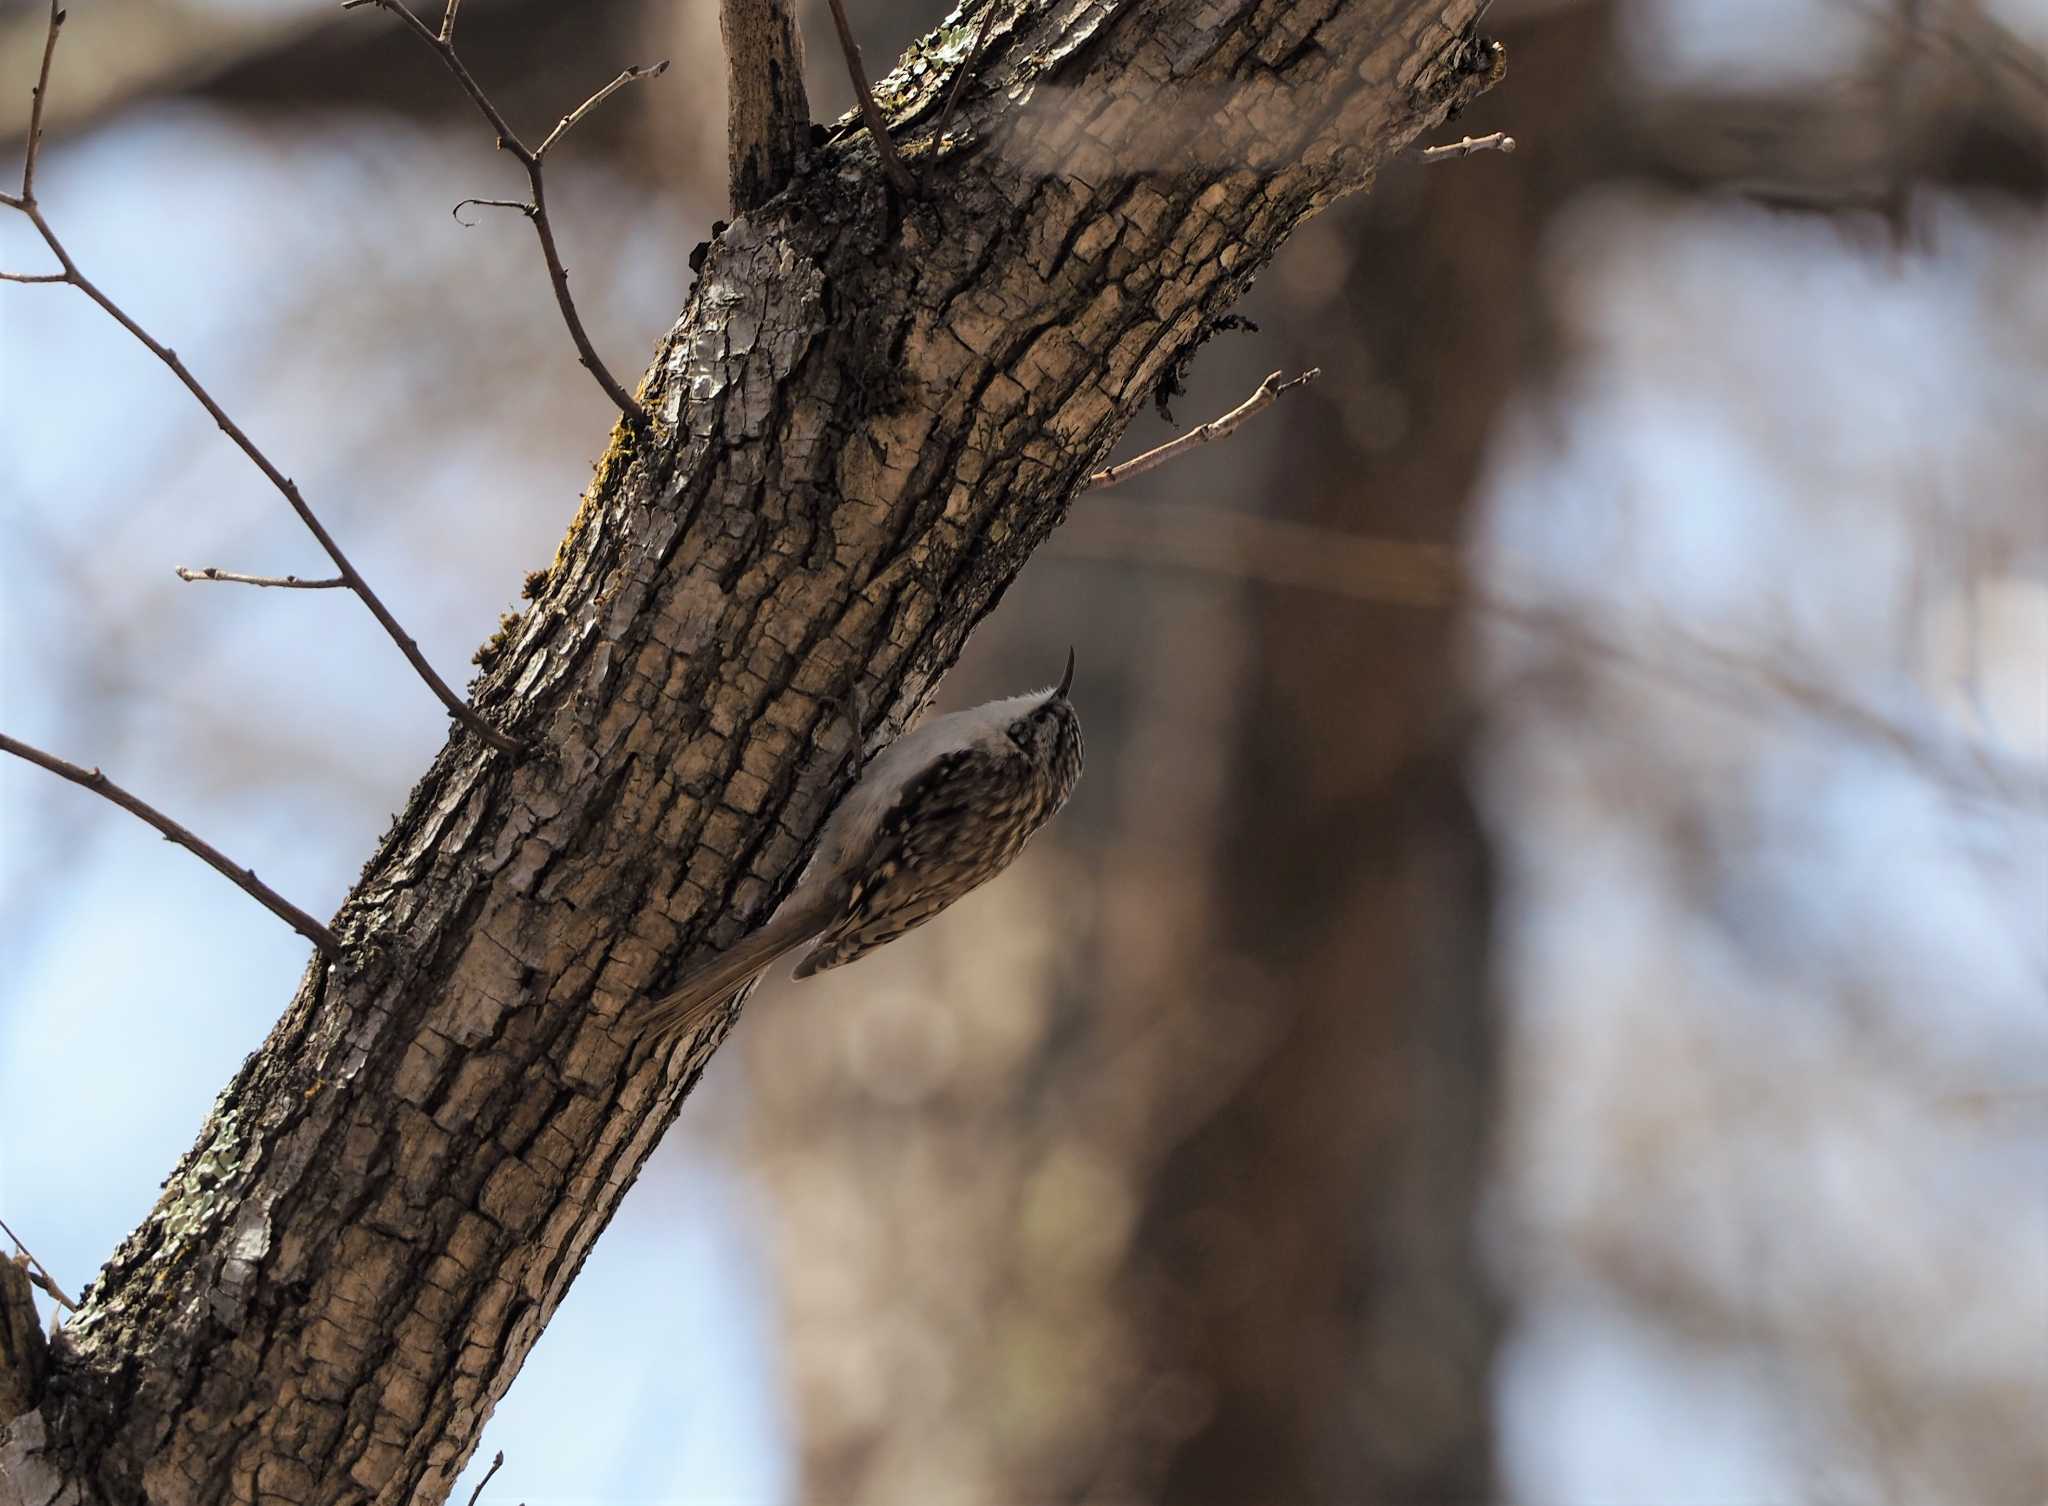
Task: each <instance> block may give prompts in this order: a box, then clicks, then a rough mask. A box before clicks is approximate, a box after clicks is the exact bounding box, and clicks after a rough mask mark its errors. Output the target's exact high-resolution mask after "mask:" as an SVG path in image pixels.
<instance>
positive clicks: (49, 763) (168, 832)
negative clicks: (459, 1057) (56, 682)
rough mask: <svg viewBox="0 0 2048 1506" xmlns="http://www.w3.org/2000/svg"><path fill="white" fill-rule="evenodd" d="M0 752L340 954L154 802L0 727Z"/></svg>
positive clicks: (315, 924) (304, 918)
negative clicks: (171, 845) (183, 854)
mask: <svg viewBox="0 0 2048 1506" xmlns="http://www.w3.org/2000/svg"><path fill="white" fill-rule="evenodd" d="M0 753H12V754H13V755H14V756H15V757H16V758H21V759H26V760H27V761H28V762H30V763H32V764H34V765H35V766H36V767H37V768H39V769H48V770H49V771H50V772H51V773H52V774H55V775H57V776H58V777H60V778H63V779H68V780H70V781H71V782H72V783H73V784H76V785H81V786H83V787H84V788H86V789H88V790H91V791H92V792H93V793H94V794H95V795H98V796H100V797H101V798H102V799H106V800H111V801H113V802H114V804H116V805H118V806H120V807H121V809H122V810H124V811H127V812H128V813H129V814H130V815H131V816H137V817H139V818H141V819H142V820H144V821H146V822H148V823H149V824H150V825H151V826H154V827H155V828H156V829H157V830H158V831H160V832H162V833H163V834H164V837H165V839H166V840H168V841H172V842H176V843H177V844H178V845H179V846H180V847H182V848H184V849H185V850H186V851H187V852H189V853H191V854H192V855H193V856H194V857H197V858H198V859H199V860H200V861H201V862H204V863H206V864H207V865H208V866H210V867H212V868H213V869H215V870H216V871H217V872H219V873H221V874H223V875H225V876H226V877H227V878H228V880H229V881H230V882H232V883H233V884H234V885H235V886H236V887H237V888H239V889H240V890H241V891H242V892H243V893H244V894H247V895H248V896H249V897H250V898H251V899H253V900H255V901H256V903H257V904H259V905H261V906H263V908H264V909H266V910H268V911H269V912H270V913H271V914H272V915H275V916H276V917H277V918H278V919H280V920H282V921H283V922H284V923H285V924H286V925H288V926H290V927H291V928H292V929H293V930H294V931H297V932H298V933H299V934H300V935H301V936H303V937H305V938H306V939H307V940H308V941H310V942H312V943H313V945H314V946H315V947H316V948H318V949H319V951H320V953H321V955H323V956H325V957H328V958H334V957H339V956H340V955H341V941H340V939H339V938H338V937H336V936H335V934H334V933H333V932H332V931H330V930H328V929H327V927H325V926H323V925H321V924H320V922H319V921H317V920H315V919H314V918H313V917H312V916H310V915H308V914H307V913H306V912H305V911H304V910H301V909H300V908H299V907H298V906H297V905H295V904H293V903H292V902H291V901H290V900H288V899H286V898H285V897H284V896H283V895H281V894H279V893H278V892H277V891H276V890H275V889H273V888H271V887H270V886H269V885H268V884H266V883H264V882H263V881H262V880H261V879H259V878H257V877H256V874H255V872H254V871H253V870H251V869H248V868H244V867H242V866H240V865H239V864H237V863H235V862H233V861H231V860H230V859H229V858H228V857H227V855H226V854H225V853H223V852H221V850H220V849H219V848H217V847H215V846H213V845H212V844H211V843H210V842H207V841H206V840H205V839H203V838H201V837H198V836H195V835H194V834H193V833H192V832H190V831H188V830H186V829H185V828H184V827H182V826H180V825H179V824H178V823H177V822H175V821H173V820H172V819H171V818H170V817H169V816H166V815H165V814H164V813H163V812H162V811H160V810H158V809H157V808H156V807H155V806H153V805H150V804H149V803H147V802H146V801H143V800H139V799H137V798H136V797H135V796H133V795H131V794H129V793H128V792H127V791H126V790H124V789H122V788H121V786H119V785H118V784H116V783H114V781H113V780H111V779H109V778H107V776H106V775H104V774H102V773H101V772H100V771H99V770H98V769H86V768H80V767H79V766H78V765H77V764H75V763H67V762H66V761H65V760H63V759H61V758H59V757H57V756H56V755H55V754H54V753H45V752H44V751H43V750H42V749H41V748H36V747H31V746H30V745H29V744H27V743H25V742H21V741H19V740H18V739H16V738H12V737H9V736H8V735H7V734H6V733H4V732H0ZM10 1237H11V1236H10Z"/></svg>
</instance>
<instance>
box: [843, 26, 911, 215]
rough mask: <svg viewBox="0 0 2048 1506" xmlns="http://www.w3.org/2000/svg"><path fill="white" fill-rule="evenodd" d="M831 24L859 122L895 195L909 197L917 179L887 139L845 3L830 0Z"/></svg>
mask: <svg viewBox="0 0 2048 1506" xmlns="http://www.w3.org/2000/svg"><path fill="white" fill-rule="evenodd" d="M832 24H833V26H834V27H836V28H837V29H838V32H839V50H840V51H841V52H843V53H845V54H846V72H847V74H848V76H849V77H851V78H852V79H853V92H854V94H855V95H856V96H857V97H858V98H859V100H860V114H861V119H862V120H864V121H866V122H867V127H868V134H869V135H870V136H872V137H874V138H875V150H876V151H878V152H880V153H881V155H882V172H883V173H884V174H885V175H886V176H887V177H888V179H889V181H890V182H891V183H892V184H894V185H895V188H896V191H897V192H898V193H900V194H902V195H903V196H904V197H905V198H909V197H910V196H911V195H913V194H915V193H916V192H917V180H916V179H914V178H912V177H911V176H910V169H909V168H907V167H905V166H904V165H903V159H902V158H901V157H899V156H897V155H896V143H895V142H893V141H891V140H890V139H889V122H888V121H886V120H884V119H883V118H882V107H881V106H880V105H878V104H876V103H875V95H874V91H873V90H871V89H870V88H868V74H867V69H865V68H863V67H862V66H861V61H860V46H859V44H858V43H856V42H855V41H854V40H853V28H852V27H851V26H849V25H847V24H846V0H832Z"/></svg>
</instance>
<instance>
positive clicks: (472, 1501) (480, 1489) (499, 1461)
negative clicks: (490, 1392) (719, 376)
mask: <svg viewBox="0 0 2048 1506" xmlns="http://www.w3.org/2000/svg"><path fill="white" fill-rule="evenodd" d="M451 8H452V7H451ZM504 1467H505V1451H504V1450H503V1449H499V1450H498V1452H497V1456H496V1457H495V1458H493V1459H492V1460H491V1467H490V1468H489V1469H487V1470H485V1471H484V1477H483V1478H482V1479H481V1480H479V1481H477V1482H476V1489H475V1490H472V1491H471V1492H470V1493H469V1506H476V1503H477V1501H478V1500H479V1499H480V1498H481V1497H482V1496H483V1493H484V1487H485V1486H486V1485H488V1484H490V1483H491V1476H492V1475H495V1474H496V1473H497V1472H498V1471H499V1470H501V1469H503V1468H504Z"/></svg>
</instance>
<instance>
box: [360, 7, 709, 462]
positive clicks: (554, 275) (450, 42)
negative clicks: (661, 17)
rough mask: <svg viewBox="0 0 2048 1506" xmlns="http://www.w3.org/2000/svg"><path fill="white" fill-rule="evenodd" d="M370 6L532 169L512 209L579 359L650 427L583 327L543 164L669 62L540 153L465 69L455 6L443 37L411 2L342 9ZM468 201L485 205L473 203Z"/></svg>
mask: <svg viewBox="0 0 2048 1506" xmlns="http://www.w3.org/2000/svg"><path fill="white" fill-rule="evenodd" d="M364 5H374V6H376V7H377V8H378V9H379V10H387V11H389V12H391V14H392V15H394V16H396V17H398V19H399V20H400V21H401V22H403V23H404V24H405V26H406V28H407V29H408V30H409V31H411V32H412V33H413V35H415V36H417V37H418V38H419V39H420V40H421V41H422V42H425V43H426V44H427V45H428V46H429V47H431V48H433V49H434V55H435V56H436V57H438V58H440V60H441V62H442V65H443V66H444V67H446V68H447V70H448V71H449V72H450V73H451V74H453V75H454V77H455V81H456V83H458V84H460V85H461V86H462V91H463V93H465V94H467V95H468V96H469V98H470V101H471V103H473V104H474V105H475V106H476V107H477V111H478V113H479V114H481V115H482V116H483V118H484V119H485V120H486V121H488V122H489V123H490V127H491V129H492V130H493V131H495V132H496V133H497V136H498V146H499V148H500V149H501V150H503V151H508V152H510V153H511V154H512V155H513V157H515V158H516V159H517V160H518V162H519V165H520V166H521V167H523V168H524V169H526V183H527V189H528V191H529V192H530V193H531V194H532V195H533V197H532V199H531V200H529V201H528V202H527V203H525V204H520V205H514V206H510V207H516V208H517V209H518V210H519V212H520V213H522V214H524V215H525V216H526V218H527V219H528V220H530V221H531V222H532V224H533V231H534V234H535V235H536V236H538V237H539V239H540V254H541V259H542V260H543V261H545V262H546V263H547V268H548V281H549V283H551V284H552V285H553V287H554V290H555V304H556V306H557V307H558V308H560V309H561V311H562V322H563V323H564V324H566V325H567V326H568V327H569V338H570V340H571V341H573V342H574V343H575V346H576V359H577V360H578V361H579V362H581V363H582V365H583V369H584V370H585V371H587V372H589V373H590V375H591V376H592V377H593V378H594V379H595V380H596V382H597V385H598V386H600V387H602V388H603V389H604V395H605V396H606V397H608V398H610V399H611V400H612V403H613V405H614V406H615V407H616V408H617V409H618V410H619V411H620V412H621V413H623V414H624V415H625V416H626V421H627V422H628V423H630V424H631V425H633V427H635V428H636V429H641V430H645V429H647V428H648V427H650V426H651V425H652V423H653V420H652V419H650V418H649V417H648V416H647V410H646V409H645V408H644V407H642V406H641V405H640V400H639V399H638V398H636V397H634V396H633V394H632V393H630V392H628V391H627V390H626V389H625V388H624V387H622V386H620V385H619V381H618V378H616V377H614V376H613V375H612V374H611V370H610V368H608V367H607V366H606V365H605V364H604V361H603V359H602V358H601V357H600V356H599V355H598V353H597V347H596V346H594V345H592V344H591V343H590V335H589V333H588V332H587V331H585V329H584V328H583V316H582V315H580V314H579V313H577V312H576V300H575V299H574V298H572V297H571V296H570V295H569V269H568V268H567V267H565V266H563V265H562V256H561V252H560V251H558V250H557V249H556V247H555V228H554V225H553V223H552V222H551V221H550V220H549V219H548V197H547V186H546V183H545V181H544V179H543V177H542V172H541V159H542V158H543V157H544V156H545V155H546V154H547V150H548V148H549V147H551V146H553V145H554V144H555V143H556V142H557V141H558V140H560V139H561V138H562V136H563V135H564V134H565V133H566V132H567V131H568V130H569V129H570V127H572V126H574V125H575V124H576V122H577V121H579V120H581V119H582V118H583V117H584V116H585V115H586V114H588V113H589V112H590V111H591V110H593V109H595V108H596V107H597V106H598V105H600V104H602V103H603V102H604V101H605V100H607V99H609V98H610V97H611V96H612V95H613V94H615V93H617V92H618V91H619V90H620V89H622V88H624V87H625V86H626V85H627V84H631V83H636V82H638V81H639V80H641V79H643V78H658V77H660V76H661V74H662V73H664V72H666V71H667V69H668V64H667V62H665V61H664V62H660V63H655V64H652V65H650V66H648V67H645V68H628V69H626V70H625V71H624V72H623V73H621V74H620V75H619V76H618V77H617V78H615V79H613V80H612V81H611V82H610V83H608V84H606V85H605V86H604V87H603V88H602V89H600V90H598V91H597V92H596V93H595V94H593V95H591V96H590V98H588V99H586V100H585V101H584V102H583V103H582V104H580V105H578V106H577V107H576V108H575V109H573V110H571V111H570V112H569V113H568V114H567V115H564V116H563V117H562V119H561V121H560V122H559V123H558V124H557V125H556V126H555V128H554V130H552V131H550V132H549V133H548V136H547V139H546V140H545V141H543V142H542V143H541V144H540V149H539V150H538V151H536V150H534V149H533V148H531V147H529V146H527V144H526V143H525V142H524V141H522V140H521V139H520V137H519V133H518V132H516V131H514V130H513V129H512V125H511V122H509V121H508V120H506V119H505V117H504V115H503V114H502V113H501V112H500V111H499V109H498V107H497V106H496V105H495V104H493V103H492V102H491V97H490V96H489V95H488V94H486V93H484V91H483V86H482V85H480V84H478V83H477V81H476V79H475V78H474V77H473V76H472V75H471V73H470V71H469V69H468V68H467V67H466V66H465V65H464V64H463V61H462V57H461V54H459V53H458V52H456V50H455V42H454V35H455V10H456V6H455V5H450V6H449V7H448V9H447V11H446V12H445V13H444V14H443V15H442V17H441V30H440V31H439V32H436V31H435V30H434V29H433V28H432V27H431V26H429V25H427V23H426V22H424V21H422V20H421V19H420V18H419V17H418V16H417V15H415V14H414V13H413V11H412V8H411V7H410V6H408V5H407V4H406V3H405V0H342V7H341V8H342V9H343V10H355V9H356V8H357V7H359V6H364ZM465 202H485V201H480V200H470V201H465ZM492 202H503V201H492Z"/></svg>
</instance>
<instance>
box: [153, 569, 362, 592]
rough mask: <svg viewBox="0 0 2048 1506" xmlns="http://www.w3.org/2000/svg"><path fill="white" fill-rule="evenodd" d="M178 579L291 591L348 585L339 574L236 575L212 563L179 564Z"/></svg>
mask: <svg viewBox="0 0 2048 1506" xmlns="http://www.w3.org/2000/svg"><path fill="white" fill-rule="evenodd" d="M178 579H179V580H185V581H201V580H217V581H224V582H227V583H230V584H232V585H237V586H283V587H286V588H287V589H290V590H293V591H334V590H346V589H347V587H348V582H347V581H346V580H345V579H343V578H342V577H341V576H339V575H333V576H328V577H325V578H324V579H321V580H306V579H304V578H302V577H300V576H297V575H237V574H236V573H235V572H234V571H232V570H221V569H218V568H216V567H215V566H213V565H201V566H200V567H199V568H198V569H197V570H194V569H191V568H189V567H187V566H185V565H180V566H178Z"/></svg>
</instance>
